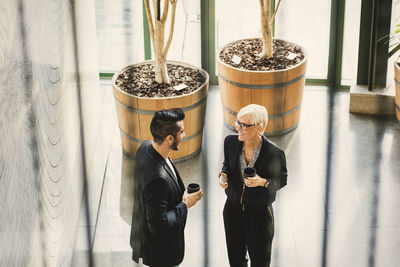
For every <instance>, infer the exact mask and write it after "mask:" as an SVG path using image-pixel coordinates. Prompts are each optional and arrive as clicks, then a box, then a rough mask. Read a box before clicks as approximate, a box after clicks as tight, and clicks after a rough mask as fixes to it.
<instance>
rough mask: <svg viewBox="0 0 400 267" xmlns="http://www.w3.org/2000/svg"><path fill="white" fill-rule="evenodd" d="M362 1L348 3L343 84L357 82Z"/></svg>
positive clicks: (345, 25)
mask: <svg viewBox="0 0 400 267" xmlns="http://www.w3.org/2000/svg"><path fill="white" fill-rule="evenodd" d="M360 19H361V0H350V1H346V7H345V18H344V36H343V63H342V84H343V85H353V84H356V82H357V65H358V43H359V39H360Z"/></svg>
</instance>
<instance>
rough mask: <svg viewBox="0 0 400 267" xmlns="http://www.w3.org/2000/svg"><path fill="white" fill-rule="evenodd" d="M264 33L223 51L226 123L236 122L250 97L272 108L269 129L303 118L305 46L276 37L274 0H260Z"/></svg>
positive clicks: (219, 64) (274, 131)
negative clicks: (238, 113) (273, 31)
mask: <svg viewBox="0 0 400 267" xmlns="http://www.w3.org/2000/svg"><path fill="white" fill-rule="evenodd" d="M259 2H260V11H261V12H260V13H261V26H262V38H261V39H260V38H255V39H243V40H238V41H234V42H231V43H229V44H227V45H226V46H224V47H223V48H222V49H221V50H220V51H219V52H218V55H217V68H218V81H219V86H220V90H221V98H222V104H223V109H224V120H225V124H226V125H227V126H228V127H229V128H232V129H233V127H234V119H235V117H236V114H237V112H238V111H239V109H240V108H242V107H243V106H246V105H248V104H250V103H255V104H260V105H263V106H265V107H266V108H267V110H268V113H269V114H268V115H269V122H268V126H267V128H266V130H265V134H266V135H279V134H284V133H286V132H289V131H291V130H293V129H295V128H296V127H297V125H298V122H299V119H300V109H301V101H302V96H303V88H304V81H305V70H306V62H307V60H306V55H305V52H304V50H303V49H302V48H301V47H300V46H298V45H296V44H293V43H290V42H287V41H284V40H279V39H273V38H272V26H271V25H272V23H273V21H274V18H275V15H276V13H277V11H278V9H279V4H280V1H279V2H278V4H277V7H276V9H275V12H274V13H273V14H272V12H271V1H270V0H259Z"/></svg>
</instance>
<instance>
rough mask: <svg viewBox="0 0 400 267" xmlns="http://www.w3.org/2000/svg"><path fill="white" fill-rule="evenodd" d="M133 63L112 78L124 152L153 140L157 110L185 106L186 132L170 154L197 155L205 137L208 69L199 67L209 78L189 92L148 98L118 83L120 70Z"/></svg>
mask: <svg viewBox="0 0 400 267" xmlns="http://www.w3.org/2000/svg"><path fill="white" fill-rule="evenodd" d="M151 63H152V61H146V62H142V63H139V64H135V65H134V66H138V65H142V64H151ZM167 63H168V64H174V65H183V66H186V67H190V68H194V69H198V68H196V67H194V66H192V65H189V64H185V63H181V62H175V61H168V62H167ZM132 66H133V65H130V66H127V67H125V68H124V69H122V70H121V71H120V72H119V73H115V74H114V76H113V79H112V87H113V92H114V99H115V105H116V109H117V116H118V123H119V129H120V133H121V143H122V148H123V150H124V152H125V153H127V154H128V155H131V156H135V155H136V151H137V149H138V148H139V146H140V144H141V143H142V142H143V141H145V140H153V137H152V135H151V133H150V122H151V119H152V118H153V115H154V112H156V111H158V110H162V109H170V108H182V109H183V111H184V112H185V119H184V121H183V123H184V126H185V135H186V136H185V137H184V138H183V140H182V142H181V144H180V147H179V150H178V151H172V153H171V154H170V158H172V159H175V160H178V161H181V160H184V159H187V158H189V157H191V156H194V155H196V154H197V153H198V152H199V151H200V149H201V144H202V138H203V124H204V117H205V113H206V104H207V93H208V81H209V76H208V74H207V72H205V71H204V70H200V69H198V70H199V71H200V72H201V73H202V75H204V77H206V81H205V82H204V83H203V84H202V85H201V87H200V88H198V89H197V90H196V91H194V92H192V93H190V94H187V95H182V96H173V97H163V98H157V97H154V98H148V97H138V96H134V95H131V94H128V93H126V92H125V91H122V90H121V89H120V88H119V87H118V86H117V85H116V79H117V77H118V76H119V74H121V73H122V72H124V71H125V70H126V69H127V68H131V67H132Z"/></svg>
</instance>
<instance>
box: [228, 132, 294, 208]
mask: <svg viewBox="0 0 400 267" xmlns="http://www.w3.org/2000/svg"><path fill="white" fill-rule="evenodd" d="M242 150H243V142H241V141H239V139H238V135H237V134H234V135H229V136H227V137H226V138H225V143H224V163H223V166H222V172H225V173H227V174H228V187H227V188H226V189H225V193H226V195H227V197H228V201H230V202H231V203H233V204H237V205H240V206H242V207H243V206H244V208H245V209H247V210H258V209H265V208H266V207H267V206H269V205H271V204H272V202H274V201H275V196H276V191H277V190H279V189H280V188H282V187H284V186H285V185H286V183H287V169H286V158H285V153H284V152H283V151H282V150H281V149H280V148H279V147H278V146H276V145H275V144H274V143H272V142H271V141H269V140H268V139H267V138H266V137H265V136H263V140H262V144H261V151H260V155H259V156H258V158H257V161H256V162H255V164H254V168H255V169H256V171H257V174H258V175H259V176H261V177H263V178H266V179H267V180H268V181H269V185H268V187H267V188H265V187H261V186H258V187H245V188H244V189H243V181H242V178H241V170H240V163H239V156H240V154H241V153H242Z"/></svg>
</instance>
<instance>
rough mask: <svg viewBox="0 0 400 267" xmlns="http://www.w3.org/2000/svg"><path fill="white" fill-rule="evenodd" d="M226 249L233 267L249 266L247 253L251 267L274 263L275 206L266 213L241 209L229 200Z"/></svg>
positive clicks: (225, 220) (227, 203)
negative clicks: (272, 256) (272, 254)
mask: <svg viewBox="0 0 400 267" xmlns="http://www.w3.org/2000/svg"><path fill="white" fill-rule="evenodd" d="M224 225H225V237H226V247H227V249H228V257H229V264H230V266H231V267H244V266H247V259H246V251H248V253H249V256H250V262H251V267H268V266H269V264H270V262H271V248H272V239H273V237H274V215H273V210H272V206H270V207H268V208H265V210H253V211H252V210H249V211H248V210H244V211H243V210H242V208H241V207H240V206H238V205H236V204H233V203H231V202H230V201H228V200H227V201H226V203H225V207H224Z"/></svg>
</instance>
